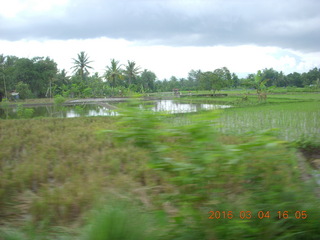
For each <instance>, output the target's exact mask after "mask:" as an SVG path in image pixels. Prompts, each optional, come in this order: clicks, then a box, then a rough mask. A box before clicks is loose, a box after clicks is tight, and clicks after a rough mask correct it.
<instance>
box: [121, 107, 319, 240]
mask: <svg viewBox="0 0 320 240" xmlns="http://www.w3.org/2000/svg"><path fill="white" fill-rule="evenodd" d="M137 111H138V110H136V111H135V113H137ZM122 113H123V112H122ZM132 113H133V111H127V112H126V114H129V115H124V116H123V119H124V121H125V122H126V123H127V128H124V127H123V125H122V128H121V131H120V132H118V133H119V135H115V137H116V138H117V139H119V140H121V141H124V142H125V143H126V144H128V143H134V144H135V145H137V146H138V147H142V148H146V149H149V150H151V152H150V154H151V155H150V166H152V168H154V169H157V170H158V171H162V172H163V173H164V174H165V176H166V178H167V179H168V180H169V181H170V183H172V184H173V185H174V186H175V187H174V188H175V189H176V191H169V192H166V193H164V194H163V195H162V198H163V199H164V201H170V202H171V205H172V207H173V208H175V209H176V210H175V214H173V216H172V217H173V219H174V220H175V221H174V224H173V226H171V231H170V238H174V239H212V238H213V237H218V238H223V239H235V238H248V239H270V238H273V239H274V238H277V237H289V236H290V237H291V239H292V238H293V239H300V238H301V236H302V235H304V234H308V237H310V238H312V239H316V238H317V237H316V236H320V232H319V231H318V227H319V226H318V225H319V224H318V223H317V221H316V219H315V218H313V217H312V219H310V221H312V224H311V223H310V224H308V223H304V224H303V226H302V225H301V222H299V221H292V220H286V219H282V220H280V219H279V222H277V221H275V220H272V219H274V217H275V214H276V213H277V210H279V209H281V208H282V209H291V210H292V211H294V210H293V209H295V210H296V211H297V210H299V211H300V209H308V212H309V213H311V211H316V212H319V208H318V207H316V205H315V204H312V202H313V200H312V199H313V198H314V197H313V195H312V194H309V193H307V191H305V185H304V183H301V182H300V181H299V171H298V170H297V162H296V161H295V157H294V155H292V154H291V153H290V151H289V154H288V152H287V151H288V150H285V149H286V148H288V146H287V145H286V144H285V142H282V141H279V140H278V139H277V138H275V137H274V136H273V135H274V134H273V133H272V132H270V131H267V132H262V133H260V134H257V133H253V134H252V135H251V136H248V137H247V139H243V143H240V144H239V143H238V144H233V145H224V144H221V142H219V141H218V140H217V133H216V130H215V126H214V121H213V120H214V119H215V118H216V117H217V115H216V113H214V112H209V113H206V114H201V115H195V116H194V117H193V119H192V121H191V124H188V125H184V126H176V127H173V126H168V125H166V124H164V122H165V118H166V116H162V118H164V119H163V120H159V118H161V116H160V115H159V116H155V114H154V113H152V112H148V111H145V110H144V111H143V112H142V113H140V114H139V113H137V114H135V115H134V116H133V114H132ZM146 119H148V121H147V120H146ZM288 186H290V187H288ZM287 196H292V197H293V199H295V200H294V201H292V198H288V197H287ZM302 196H303V197H302ZM307 196H308V198H306V197H307ZM306 199H308V200H307V202H308V204H309V205H305V204H304V203H305V202H306ZM218 209H219V211H226V210H227V209H228V210H231V209H232V211H233V212H237V211H238V212H240V211H241V210H242V211H243V210H247V209H250V211H252V212H253V213H257V212H259V211H261V210H263V211H269V212H271V213H272V215H273V218H272V219H270V218H269V219H265V220H264V222H263V224H260V223H262V220H260V219H252V220H250V221H249V220H247V221H241V219H240V221H236V220H235V219H234V221H233V222H232V223H230V221H231V220H229V219H222V220H221V222H219V223H218V222H215V223H214V224H210V223H209V221H208V219H207V218H206V217H204V213H205V212H208V211H209V210H214V211H216V210H218ZM214 221H220V220H218V219H215V220H214ZM259 221H260V222H259ZM230 224H232V228H231V230H230V231H228V232H226V228H229V227H230ZM278 224H281V226H282V227H280V228H279V226H278ZM313 224H315V225H313ZM276 226H278V227H276ZM304 228H308V229H309V232H308V233H306V232H304V231H303V229H304ZM266 233H267V234H266ZM293 236H296V237H293Z"/></svg>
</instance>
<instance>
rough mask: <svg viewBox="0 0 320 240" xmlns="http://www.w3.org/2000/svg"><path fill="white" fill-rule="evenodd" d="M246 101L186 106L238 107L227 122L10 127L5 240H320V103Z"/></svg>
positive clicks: (104, 120) (223, 117) (1, 203)
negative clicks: (305, 152)
mask: <svg viewBox="0 0 320 240" xmlns="http://www.w3.org/2000/svg"><path fill="white" fill-rule="evenodd" d="M242 95H243V94H242V93H237V94H231V93H230V94H229V96H228V97H226V98H219V99H211V98H210V99H209V98H197V99H195V98H187V99H181V101H186V102H202V103H217V102H219V103H223V104H228V105H232V106H234V107H232V108H228V109H223V110H219V112H216V111H206V112H200V113H192V114H185V115H184V114H177V115H170V116H168V115H165V114H158V113H155V112H152V111H148V110H143V109H140V110H139V109H135V108H128V109H126V110H124V111H122V115H121V116H114V117H79V118H37V119H32V118H31V119H6V120H0V239H1V240H2V239H3V240H22V239H26V240H31V239H32V240H53V239H60V240H62V239H64V240H66V239H69V240H75V239H83V240H108V239H132V240H138V239H139V240H142V239H159V240H160V239H163V240H167V239H177V240H178V239H180V240H189V239H190V240H191V239H207V240H213V239H217V240H219V239H319V238H320V222H319V217H320V207H319V204H318V202H319V198H320V190H319V177H318V176H319V174H320V172H319V168H317V167H316V165H312V164H310V163H311V162H316V161H317V160H319V159H318V158H319V157H318V155H317V154H319V149H320V144H318V142H317V141H318V140H319V129H320V126H319V119H320V94H319V93H300V92H299V93H281V94H272V95H271V94H270V95H269V96H268V99H267V101H266V102H258V101H257V97H256V96H255V95H253V94H252V95H248V98H247V99H246V100H243V96H242ZM184 121H185V122H184ZM212 121H215V122H216V123H217V124H216V125H218V126H219V127H217V126H216V125H213V124H212ZM173 123H179V124H173ZM184 123H187V124H184ZM270 128H277V129H278V132H277V134H276V136H275V135H274V134H273V132H272V131H271V132H270V131H269V132H268V131H264V130H266V129H270ZM301 137H304V138H305V139H308V141H305V142H304V143H308V144H309V145H308V144H307V145H303V146H302V145H298V147H297V146H294V145H293V144H291V142H295V141H297V140H299V139H301ZM310 144H311V145H310ZM310 146H312V151H314V152H313V153H312V154H313V155H312V156H313V159H307V160H306V159H305V158H304V157H303V155H302V153H301V152H300V151H299V147H301V148H302V147H305V148H306V149H304V150H308V147H310ZM300 150H301V149H300ZM310 156H311V155H310Z"/></svg>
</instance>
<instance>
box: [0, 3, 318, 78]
mask: <svg viewBox="0 0 320 240" xmlns="http://www.w3.org/2000/svg"><path fill="white" fill-rule="evenodd" d="M0 6H1V8H0V54H4V55H15V56H18V57H29V58H31V57H35V56H44V57H45V56H49V57H50V58H53V59H54V60H55V61H56V62H57V63H58V67H59V69H66V70H67V71H68V72H69V73H70V74H71V70H70V67H71V66H72V58H75V57H76V55H77V53H79V52H80V51H85V52H86V53H87V54H88V56H89V57H90V60H92V61H94V62H93V63H92V64H91V65H92V67H94V72H99V73H101V74H102V73H103V72H104V69H105V67H106V65H108V64H109V62H110V59H111V58H115V59H116V60H120V62H121V63H123V64H125V63H126V62H127V60H131V61H132V60H133V61H135V62H136V63H137V64H138V65H140V66H141V68H142V69H149V70H151V71H153V72H155V74H156V75H157V76H158V78H159V79H163V78H170V76H172V75H174V76H177V77H187V75H188V72H189V71H190V70H191V69H195V70H196V69H201V70H203V71H208V70H210V71H212V70H214V69H216V68H220V67H224V66H225V67H227V68H229V70H230V71H232V72H236V73H237V74H239V75H240V76H246V74H247V73H253V72H256V71H257V70H259V69H263V68H274V69H276V70H278V71H283V72H285V73H290V72H294V71H296V72H304V71H308V70H309V69H312V68H314V67H318V68H319V67H320V11H319V10H320V1H319V0H285V1H281V0H90V1H88V0H10V1H8V0H0Z"/></svg>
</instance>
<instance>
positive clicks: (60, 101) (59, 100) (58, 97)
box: [54, 95, 66, 106]
mask: <svg viewBox="0 0 320 240" xmlns="http://www.w3.org/2000/svg"><path fill="white" fill-rule="evenodd" d="M65 101H66V99H65V98H64V97H63V96H61V95H56V96H54V104H55V105H56V106H61V105H62V104H63V103H64V102H65Z"/></svg>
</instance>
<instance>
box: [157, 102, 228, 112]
mask: <svg viewBox="0 0 320 240" xmlns="http://www.w3.org/2000/svg"><path fill="white" fill-rule="evenodd" d="M229 107H231V106H229V105H215V104H201V103H197V104H191V103H180V102H177V101H173V100H160V101H157V102H156V103H155V105H154V107H152V110H153V111H156V112H161V111H165V112H169V113H190V112H198V111H201V110H213V109H222V108H229Z"/></svg>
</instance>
